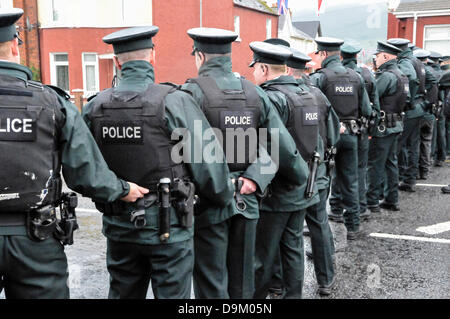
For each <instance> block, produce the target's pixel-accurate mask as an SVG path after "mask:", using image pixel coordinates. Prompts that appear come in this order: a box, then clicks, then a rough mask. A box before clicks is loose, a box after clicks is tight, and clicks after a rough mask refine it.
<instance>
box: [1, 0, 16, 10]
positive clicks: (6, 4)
mask: <svg viewBox="0 0 450 319" xmlns="http://www.w3.org/2000/svg"><path fill="white" fill-rule="evenodd" d="M12 7H13V0H0V8H2V9H5V8H12Z"/></svg>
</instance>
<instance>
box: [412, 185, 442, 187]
mask: <svg viewBox="0 0 450 319" xmlns="http://www.w3.org/2000/svg"><path fill="white" fill-rule="evenodd" d="M416 186H421V187H445V186H448V185H438V184H416Z"/></svg>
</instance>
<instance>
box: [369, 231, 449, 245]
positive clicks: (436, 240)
mask: <svg viewBox="0 0 450 319" xmlns="http://www.w3.org/2000/svg"><path fill="white" fill-rule="evenodd" d="M369 236H370V237H375V238H389V239H403V240H414V241H423V242H429V243H439V244H450V239H442V238H426V237H416V236H405V235H392V234H380V233H372V234H370V235H369Z"/></svg>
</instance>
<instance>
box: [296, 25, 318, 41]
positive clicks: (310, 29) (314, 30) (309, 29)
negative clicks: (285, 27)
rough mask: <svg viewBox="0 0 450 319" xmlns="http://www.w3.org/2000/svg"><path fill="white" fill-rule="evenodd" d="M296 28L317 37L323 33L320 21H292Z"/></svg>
mask: <svg viewBox="0 0 450 319" xmlns="http://www.w3.org/2000/svg"><path fill="white" fill-rule="evenodd" d="M292 24H293V25H294V27H295V28H296V29H298V30H299V31H301V32H303V33H306V34H307V35H308V36H309V37H311V38H313V39H315V38H316V36H321V35H322V29H321V27H320V21H297V22H293V23H292Z"/></svg>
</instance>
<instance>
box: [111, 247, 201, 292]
mask: <svg viewBox="0 0 450 319" xmlns="http://www.w3.org/2000/svg"><path fill="white" fill-rule="evenodd" d="M106 262H107V267H108V271H109V274H110V289H109V299H145V298H146V296H147V292H148V287H149V283H150V280H151V283H152V289H153V294H154V296H155V298H156V299H190V296H191V284H192V270H193V267H194V252H193V242H192V239H190V240H187V241H182V242H179V243H173V244H167V245H139V244H131V243H122V242H116V241H112V240H110V239H108V242H107V256H106Z"/></svg>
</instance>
